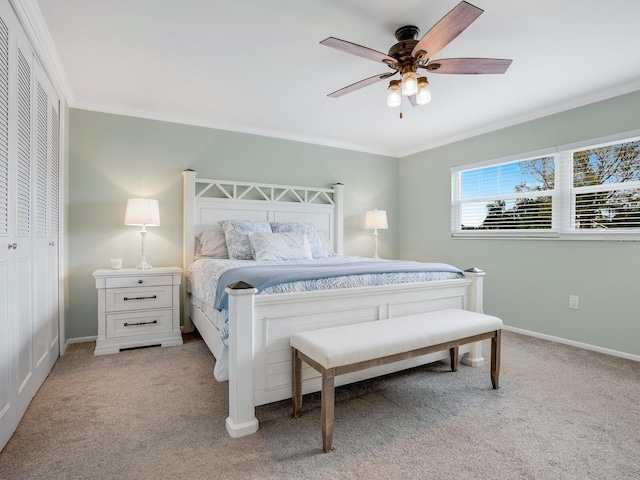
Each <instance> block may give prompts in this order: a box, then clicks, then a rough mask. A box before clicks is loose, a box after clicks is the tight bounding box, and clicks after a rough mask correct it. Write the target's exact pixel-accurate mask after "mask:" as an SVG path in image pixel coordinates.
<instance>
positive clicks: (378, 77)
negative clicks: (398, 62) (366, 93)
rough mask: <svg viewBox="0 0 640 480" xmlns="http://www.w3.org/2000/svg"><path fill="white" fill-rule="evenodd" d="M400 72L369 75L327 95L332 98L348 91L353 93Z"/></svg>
mask: <svg viewBox="0 0 640 480" xmlns="http://www.w3.org/2000/svg"><path fill="white" fill-rule="evenodd" d="M396 73H398V72H389V73H383V74H380V75H374V76H373V77H369V78H365V79H364V80H360V81H359V82H356V83H352V84H351V85H349V86H347V87H344V88H341V89H340V90H336V91H335V92H333V93H330V94H329V95H327V97H332V98H338V97H341V96H342V95H345V94H347V93H351V92H353V91H355V90H359V89H361V88H364V87H367V86H369V85H372V84H374V83H377V82H379V81H380V80H384V79H385V78H389V77H391V76H393V75H395V74H396Z"/></svg>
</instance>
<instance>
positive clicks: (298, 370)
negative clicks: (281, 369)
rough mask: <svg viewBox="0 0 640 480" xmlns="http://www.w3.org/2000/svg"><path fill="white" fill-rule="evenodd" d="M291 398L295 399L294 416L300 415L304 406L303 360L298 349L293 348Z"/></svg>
mask: <svg viewBox="0 0 640 480" xmlns="http://www.w3.org/2000/svg"><path fill="white" fill-rule="evenodd" d="M291 353H292V355H291V399H292V400H293V418H298V417H299V416H300V410H301V408H302V360H300V357H298V350H296V349H295V348H292V349H291Z"/></svg>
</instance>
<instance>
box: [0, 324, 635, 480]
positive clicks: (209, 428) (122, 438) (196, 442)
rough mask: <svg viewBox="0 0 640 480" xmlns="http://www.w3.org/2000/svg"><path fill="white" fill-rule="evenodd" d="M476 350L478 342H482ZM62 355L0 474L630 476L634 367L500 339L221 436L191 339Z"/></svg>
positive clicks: (198, 345) (82, 347) (199, 352)
mask: <svg viewBox="0 0 640 480" xmlns="http://www.w3.org/2000/svg"><path fill="white" fill-rule="evenodd" d="M487 343H488V342H487ZM93 348H94V344H92V343H88V344H79V345H72V346H71V347H70V348H69V350H68V352H67V354H66V355H64V356H63V357H61V358H60V359H59V360H58V362H57V364H56V365H55V367H54V369H53V371H52V373H51V374H50V376H49V378H48V379H47V380H46V381H45V383H44V385H43V386H42V387H41V389H40V391H39V392H38V394H37V395H36V397H35V398H34V400H33V401H32V403H31V405H30V406H29V409H28V410H27V413H26V414H25V416H24V418H23V420H22V422H21V424H20V426H19V427H18V430H17V431H16V433H15V434H14V436H13V438H12V439H11V440H10V441H9V443H8V444H7V446H6V447H5V449H4V450H3V452H2V453H1V454H0V478H1V479H3V480H5V479H6V480H9V479H30V480H31V479H48V480H53V479H136V480H144V479H153V480H158V479H385V480H388V479H413V478H419V479H449V478H456V479H473V480H488V479H501V480H505V479H576V480H584V479H616V480H622V479H639V478H640V402H639V399H640V364H639V363H636V362H632V361H628V360H624V359H620V358H615V357H610V356H607V355H602V354H598V353H594V352H589V351H585V350H580V349H577V348H572V347H567V346H564V345H559V344H554V343H551V342H546V341H543V340H538V339H534V338H530V337H524V336H521V335H517V334H514V333H509V332H505V333H504V335H503V348H502V371H501V377H500V385H501V388H500V390H497V391H496V390H493V389H492V388H491V382H490V378H489V371H488V367H487V366H484V367H481V368H470V367H466V366H463V365H462V366H461V367H460V369H459V371H458V372H456V373H451V372H449V371H448V368H449V367H448V365H446V364H444V363H436V364H432V365H430V366H426V367H421V368H417V369H413V370H410V371H406V372H402V373H398V374H393V375H389V376H386V377H383V378H378V379H374V380H370V381H365V382H360V383H358V384H355V385H350V386H345V387H339V388H338V389H337V391H336V427H335V433H334V441H333V445H334V447H335V450H334V451H333V452H332V453H330V454H323V453H322V440H321V433H320V396H319V394H312V395H307V396H305V398H304V404H303V411H302V417H300V418H299V419H297V420H296V419H293V418H291V405H290V402H289V401H283V402H278V403H275V404H271V405H266V406H262V407H259V408H258V409H257V417H258V420H260V430H259V431H258V433H256V434H254V435H250V436H247V437H243V438H240V439H232V438H229V437H228V435H227V433H226V430H225V426H224V425H225V418H226V417H227V383H217V382H216V381H215V380H214V379H213V377H212V371H213V363H214V359H213V357H212V356H211V354H210V353H209V351H208V350H207V347H206V345H205V344H204V342H203V341H202V340H201V339H200V338H199V337H198V336H194V335H191V336H186V337H185V344H184V345H182V346H180V347H170V348H159V347H153V348H144V349H136V350H130V351H126V352H121V353H120V354H116V355H107V356H101V357H94V356H93Z"/></svg>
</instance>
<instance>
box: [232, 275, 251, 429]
mask: <svg viewBox="0 0 640 480" xmlns="http://www.w3.org/2000/svg"><path fill="white" fill-rule="evenodd" d="M225 290H226V292H227V294H228V295H229V341H228V343H229V417H227V432H229V435H230V436H231V437H233V438H237V437H242V436H244V435H249V434H251V433H254V432H256V431H257V430H258V419H256V411H255V405H254V400H253V389H254V387H253V348H254V346H253V320H254V318H253V298H254V295H255V294H256V292H257V290H256V289H255V288H253V287H252V286H251V285H249V284H247V283H245V282H238V283H235V284H233V285H229V286H228V287H227V288H226V289H225Z"/></svg>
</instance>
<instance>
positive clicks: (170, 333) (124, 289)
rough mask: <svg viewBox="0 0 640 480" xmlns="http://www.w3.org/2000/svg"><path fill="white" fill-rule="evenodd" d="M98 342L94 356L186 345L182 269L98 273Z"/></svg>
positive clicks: (96, 276) (98, 271) (101, 271)
mask: <svg viewBox="0 0 640 480" xmlns="http://www.w3.org/2000/svg"><path fill="white" fill-rule="evenodd" d="M93 277H94V278H95V280H96V289H97V290H98V338H97V340H96V349H95V351H94V355H103V354H107V353H118V352H119V351H120V349H122V348H131V347H143V346H148V345H162V346H163V347H170V346H173V345H182V334H181V333H180V282H181V279H182V269H181V268H178V267H166V268H152V269H149V270H138V269H135V268H123V269H122V270H107V269H104V270H96V271H95V272H93Z"/></svg>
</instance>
